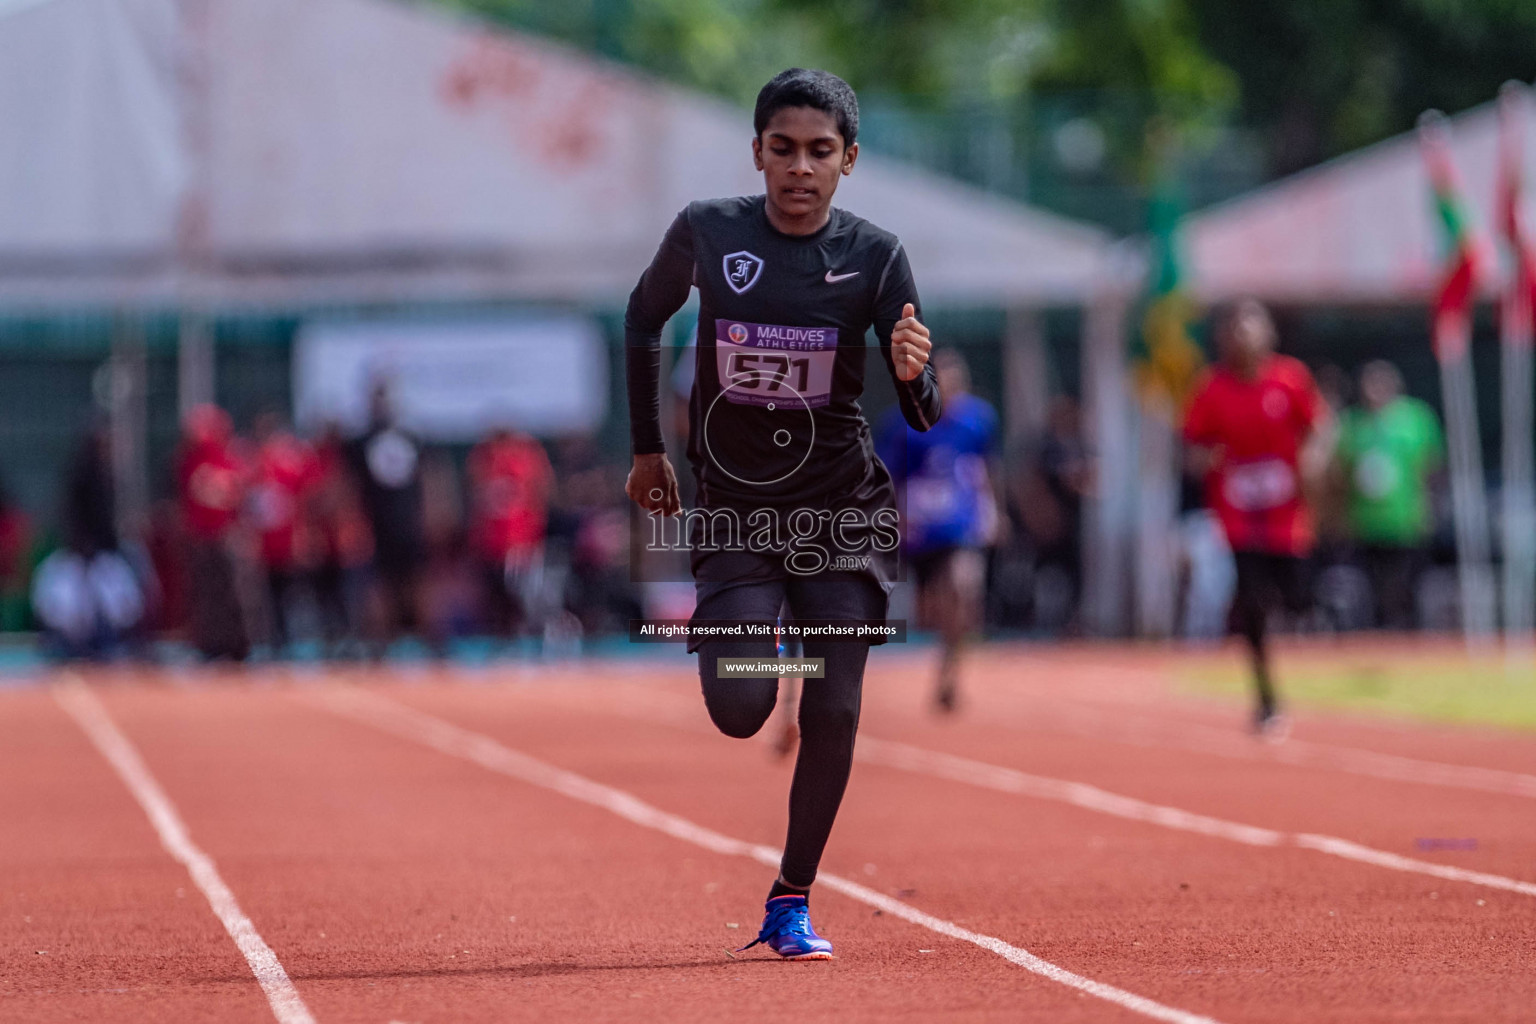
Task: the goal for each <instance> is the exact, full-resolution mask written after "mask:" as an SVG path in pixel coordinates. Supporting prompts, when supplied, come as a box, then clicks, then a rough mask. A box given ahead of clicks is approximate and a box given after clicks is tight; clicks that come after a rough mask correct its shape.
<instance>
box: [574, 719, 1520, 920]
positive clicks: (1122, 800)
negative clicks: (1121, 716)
mask: <svg viewBox="0 0 1536 1024" xmlns="http://www.w3.org/2000/svg"><path fill="white" fill-rule="evenodd" d="M592 706H595V707H602V708H603V709H605V710H607V711H609V712H610V713H617V714H624V715H629V716H630V717H643V718H649V719H652V720H655V721H659V722H665V723H667V724H670V725H674V726H678V727H680V728H699V727H700V725H701V719H700V718H699V716H698V715H697V714H689V713H687V711H686V710H685V708H684V707H683V702H682V701H680V700H673V699H671V698H670V697H665V698H663V697H659V696H657V695H655V694H644V695H641V694H638V693H626V692H622V691H613V692H611V693H608V694H605V695H604V698H603V700H602V701H601V702H597V703H594V704H593V705H592ZM853 756H854V757H855V758H856V759H857V760H860V761H864V762H867V763H869V764H877V765H880V766H881V767H885V768H896V769H899V770H901V771H908V772H913V773H916V774H922V775H931V776H934V777H936V778H941V779H948V780H949V781H951V782H962V783H966V784H968V785H972V786H978V787H981V788H984V789H992V790H997V791H998V792H1002V793H1012V794H1015V795H1018V796H1026V797H1033V798H1035V799H1039V800H1054V801H1056V802H1058V803H1067V804H1071V805H1073V806H1075V807H1081V808H1083V809H1084V810H1089V811H1097V812H1098V813H1100V814H1109V815H1113V816H1115V817H1117V818H1125V819H1127V820H1130V821H1139V822H1145V823H1147V824H1151V825H1161V826H1162V827H1164V828H1171V829H1177V830H1179V831H1183V832H1197V833H1200V834H1202V835H1208V836H1215V837H1216V838H1219V839H1228V840H1231V841H1232V842H1237V843H1245V844H1247V845H1249V846H1268V847H1279V846H1295V847H1300V848H1301V849H1304V850H1314V851H1316V852H1318V853H1326V854H1329V855H1331V856H1334V857H1342V858H1344V859H1346V860H1353V861H1358V862H1359V863H1362V864H1370V865H1373V866H1375V867H1381V868H1391V869H1392V870H1394V871H1408V872H1413V873H1416V874H1421V875H1430V876H1433V877H1435V878H1444V879H1446V880H1448V881H1453V882H1468V883H1470V884H1473V885H1482V886H1487V887H1488V888H1491V889H1504V890H1507V891H1509V892H1517V893H1520V894H1522V895H1525V896H1536V883H1532V882H1523V881H1520V880H1519V879H1515V878H1507V877H1505V876H1503V875H1495V874H1490V873H1488V872H1485V871H1469V870H1467V869H1465V868H1458V867H1452V866H1450V865H1448V864H1436V863H1434V862H1433V861H1427V860H1415V859H1414V858H1412V857H1403V856H1400V855H1399V854H1395V853H1388V852H1387V851H1385V850H1377V849H1374V848H1372V847H1369V846H1362V845H1360V844H1359V843H1354V842H1351V841H1349V840H1348V839H1340V838H1338V837H1336V836H1324V835H1317V834H1315V833H1305V832H1304V833H1292V832H1280V831H1277V830H1275V829H1269V828H1262V827H1259V826H1256V825H1244V824H1241V823H1239V822H1234V821H1226V820H1224V819H1222V818H1213V817H1210V816H1209V815H1204V814H1196V813H1194V812H1193V811H1186V810H1183V809H1181V808H1178V807H1168V806H1165V805H1163V804H1154V803H1151V802H1149V801H1146V800H1138V799H1136V798H1135V797H1129V796H1123V795H1121V794H1119V793H1111V792H1110V791H1108V790H1105V789H1100V788H1099V787H1097V786H1093V785H1089V784H1088V783H1085V782H1072V781H1069V780H1066V779H1053V778H1049V777H1047V776H1043V775H1031V774H1029V773H1028V772H1021V771H1019V770H1017V769H1015V768H1004V767H1002V766H1001V765H995V764H987V763H986V762H984V761H974V760H971V759H970V758H967V757H959V756H956V755H954V754H944V753H940V752H938V751H934V750H925V749H924V748H922V747H914V746H911V745H910V744H906V743H900V742H897V741H895V740H882V739H878V738H876V737H874V736H870V735H869V734H868V733H860V734H859V741H858V743H857V744H856V745H855V747H854V750H853Z"/></svg>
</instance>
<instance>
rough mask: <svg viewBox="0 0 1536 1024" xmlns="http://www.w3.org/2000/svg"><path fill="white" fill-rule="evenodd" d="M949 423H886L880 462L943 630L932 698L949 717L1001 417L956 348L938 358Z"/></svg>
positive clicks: (977, 603) (934, 620) (993, 517)
mask: <svg viewBox="0 0 1536 1024" xmlns="http://www.w3.org/2000/svg"><path fill="white" fill-rule="evenodd" d="M933 364H934V367H935V372H936V373H937V375H938V381H939V392H940V394H941V395H942V396H943V400H944V421H943V422H942V423H939V424H938V425H937V426H935V427H934V429H933V430H931V431H928V432H926V433H917V432H913V431H912V430H911V428H910V427H908V426H907V424H906V423H905V422H904V421H903V420H902V419H901V418H900V417H898V416H895V415H893V416H891V418H890V419H889V420H887V421H886V422H885V423H883V424H882V425H881V431H880V457H881V458H882V459H883V460H884V461H885V464H886V465H887V466H889V467H890V470H891V475H892V476H893V477H895V480H896V485H897V486H898V487H899V488H901V489H902V490H903V491H904V492H905V497H906V502H905V505H906V513H907V530H906V535H905V537H904V538H903V539H904V540H905V542H906V551H907V554H908V556H909V557H910V559H911V565H912V568H913V569H914V570H915V571H916V573H917V588H918V600H919V604H920V607H921V608H922V610H923V618H924V619H925V620H926V621H927V622H928V623H931V624H932V625H933V626H935V627H937V629H938V631H939V642H940V645H941V647H940V653H939V666H938V677H937V679H936V680H935V686H934V694H933V700H934V705H935V707H937V708H938V710H940V711H943V712H949V711H953V710H955V705H956V703H957V701H958V699H959V692H958V686H959V680H958V676H959V670H960V648H961V646H962V645H963V644H964V642H965V639H966V637H967V636H969V635H970V634H971V633H972V632H973V631H975V630H976V629H977V628H978V627H979V626H980V624H981V614H982V602H983V599H984V598H985V593H986V584H987V552H986V549H987V547H989V546H990V545H991V544H992V543H993V541H994V540H995V537H996V533H997V525H998V514H997V501H996V498H995V496H994V493H995V492H994V491H993V488H992V478H991V470H990V467H989V466H988V460H989V459H990V458H991V457H992V454H993V444H994V442H995V440H996V436H997V412H996V411H995V410H994V409H993V408H992V406H991V405H989V404H988V403H987V402H986V401H985V400H983V399H981V398H977V397H976V396H975V395H973V394H971V371H970V367H968V366H967V365H966V362H965V357H964V356H962V355H960V353H959V352H957V351H956V350H954V349H945V350H944V351H943V352H940V353H938V354H936V355H935V356H934V359H933Z"/></svg>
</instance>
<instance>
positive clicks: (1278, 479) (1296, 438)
mask: <svg viewBox="0 0 1536 1024" xmlns="http://www.w3.org/2000/svg"><path fill="white" fill-rule="evenodd" d="M1213 323H1214V327H1215V332H1216V342H1217V346H1218V348H1219V352H1220V363H1219V364H1218V365H1217V366H1216V367H1215V368H1214V369H1213V370H1212V371H1211V372H1210V373H1209V374H1208V375H1207V377H1206V378H1205V380H1204V381H1202V383H1201V384H1200V386H1199V387H1198V388H1197V389H1196V392H1195V396H1194V398H1193V400H1192V401H1191V402H1190V406H1189V411H1188V413H1187V414H1186V418H1185V422H1184V437H1185V440H1187V441H1188V442H1189V444H1190V446H1191V449H1190V452H1189V458H1188V461H1187V465H1188V466H1189V467H1190V471H1191V472H1193V473H1197V474H1199V475H1203V477H1204V479H1205V500H1206V504H1207V505H1208V506H1209V507H1210V508H1211V509H1212V510H1213V511H1215V513H1216V515H1217V517H1218V518H1219V519H1220V520H1221V524H1222V527H1223V529H1224V530H1225V532H1226V535H1227V540H1228V542H1229V543H1230V544H1231V546H1232V552H1233V557H1234V560H1235V562H1236V566H1237V593H1236V597H1235V599H1234V606H1233V618H1234V620H1235V625H1236V626H1237V628H1238V630H1239V631H1240V632H1241V633H1242V634H1243V636H1244V637H1245V638H1246V639H1247V641H1248V644H1249V647H1250V649H1251V653H1252V659H1253V676H1254V685H1255V688H1256V691H1257V698H1258V703H1257V708H1256V710H1255V713H1254V727H1255V729H1256V731H1257V732H1259V733H1260V734H1261V735H1265V736H1269V737H1272V738H1279V737H1282V736H1283V735H1284V731H1285V720H1284V719H1283V718H1282V717H1281V716H1280V714H1279V705H1278V702H1277V700H1276V698H1275V690H1274V684H1273V681H1272V680H1271V677H1270V667H1269V656H1268V651H1267V648H1266V643H1265V634H1266V627H1267V622H1268V618H1269V615H1270V613H1271V612H1272V611H1274V610H1276V609H1277V608H1280V607H1282V606H1283V607H1285V608H1287V609H1289V610H1290V611H1292V612H1293V613H1297V612H1301V611H1304V610H1305V609H1306V608H1307V607H1308V605H1309V604H1310V599H1309V597H1310V595H1309V589H1310V588H1309V584H1308V580H1307V571H1306V569H1307V564H1306V558H1307V556H1308V555H1310V554H1311V552H1312V546H1313V543H1314V541H1315V539H1316V524H1315V522H1314V518H1313V515H1312V509H1311V507H1310V504H1309V502H1308V500H1307V495H1306V487H1305V482H1306V481H1308V480H1310V479H1313V478H1314V475H1315V472H1316V469H1317V467H1316V465H1315V460H1316V458H1317V451H1318V445H1317V444H1315V443H1314V439H1315V438H1316V437H1317V435H1318V431H1319V428H1320V427H1321V426H1322V425H1323V424H1324V422H1325V421H1326V417H1327V408H1326V406H1325V405H1324V403H1323V400H1322V397H1321V396H1320V395H1319V394H1318V391H1317V385H1316V384H1315V383H1314V382H1313V379H1312V374H1311V372H1310V371H1309V370H1308V369H1307V368H1306V367H1305V366H1304V365H1302V363H1301V362H1299V361H1298V360H1296V359H1292V358H1291V357H1289V356H1282V355H1277V354H1276V353H1275V342H1276V333H1275V325H1274V321H1273V320H1272V319H1271V318H1270V315H1269V311H1268V310H1267V309H1265V308H1264V306H1263V305H1262V304H1260V303H1258V302H1256V301H1254V300H1252V299H1244V300H1242V301H1240V302H1236V303H1234V304H1232V305H1230V306H1227V307H1224V308H1222V309H1220V310H1218V311H1217V313H1216V314H1215V316H1214V318H1213Z"/></svg>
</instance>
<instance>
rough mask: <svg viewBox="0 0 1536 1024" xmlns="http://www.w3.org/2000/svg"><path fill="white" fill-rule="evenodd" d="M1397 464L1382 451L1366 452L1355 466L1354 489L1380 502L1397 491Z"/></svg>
mask: <svg viewBox="0 0 1536 1024" xmlns="http://www.w3.org/2000/svg"><path fill="white" fill-rule="evenodd" d="M1399 476H1400V474H1399V473H1398V469H1397V463H1396V462H1394V461H1393V460H1392V456H1390V455H1388V454H1387V453H1386V452H1382V451H1374V450H1373V451H1368V452H1366V453H1365V455H1364V456H1363V457H1362V458H1361V459H1360V461H1359V463H1358V464H1356V466H1355V487H1356V488H1357V489H1358V490H1359V491H1360V493H1361V494H1363V495H1365V496H1366V497H1367V498H1371V499H1373V500H1377V501H1379V500H1381V499H1382V498H1385V497H1387V496H1388V495H1390V494H1391V493H1392V492H1393V491H1395V490H1397V487H1398V483H1399Z"/></svg>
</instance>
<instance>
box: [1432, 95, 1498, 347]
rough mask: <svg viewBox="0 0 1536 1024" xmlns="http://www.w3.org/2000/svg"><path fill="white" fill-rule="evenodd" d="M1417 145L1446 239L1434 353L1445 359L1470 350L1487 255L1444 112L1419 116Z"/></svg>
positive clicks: (1436, 309)
mask: <svg viewBox="0 0 1536 1024" xmlns="http://www.w3.org/2000/svg"><path fill="white" fill-rule="evenodd" d="M1419 144H1420V149H1421V150H1422V152H1423V154H1424V167H1425V169H1426V170H1427V171H1428V172H1429V186H1430V188H1431V189H1432V190H1433V192H1434V200H1435V211H1436V213H1438V214H1439V216H1440V225H1441V227H1442V229H1443V230H1444V233H1445V240H1446V243H1447V252H1446V262H1445V269H1444V271H1443V272H1442V273H1441V277H1440V287H1439V288H1438V290H1437V291H1436V292H1435V309H1434V316H1435V319H1434V346H1435V356H1436V357H1437V358H1438V359H1439V360H1440V361H1441V362H1442V363H1444V362H1449V361H1451V360H1453V359H1457V358H1460V357H1461V356H1463V355H1465V354H1466V350H1467V344H1468V342H1469V340H1470V338H1471V333H1472V332H1471V329H1470V328H1471V325H1470V322H1469V316H1470V314H1471V310H1472V301H1473V299H1474V298H1475V297H1476V295H1475V293H1476V291H1477V286H1478V283H1479V282H1480V281H1481V279H1482V275H1483V253H1482V251H1481V248H1480V246H1479V245H1478V242H1477V238H1476V236H1475V235H1474V233H1473V231H1472V222H1471V218H1470V217H1468V215H1467V209H1466V203H1465V202H1463V200H1462V194H1463V190H1462V188H1461V179H1460V176H1459V175H1458V174H1457V173H1456V165H1455V164H1454V163H1453V162H1452V160H1451V150H1450V144H1449V142H1448V141H1447V139H1446V132H1445V115H1443V114H1440V113H1439V112H1438V111H1431V112H1430V113H1427V114H1425V115H1424V117H1422V118H1421V119H1420V121H1419Z"/></svg>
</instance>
